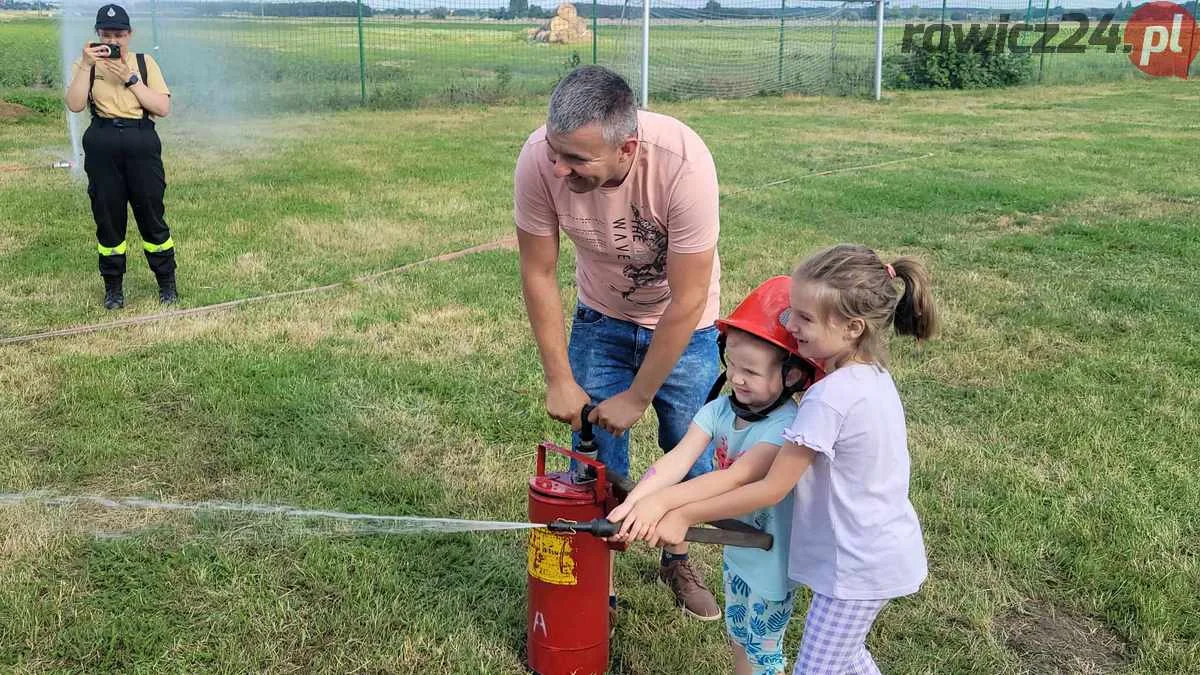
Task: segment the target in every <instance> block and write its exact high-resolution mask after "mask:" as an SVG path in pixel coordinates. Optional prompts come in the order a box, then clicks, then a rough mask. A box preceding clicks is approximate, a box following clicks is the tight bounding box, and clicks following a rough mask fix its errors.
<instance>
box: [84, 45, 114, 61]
mask: <svg viewBox="0 0 1200 675" xmlns="http://www.w3.org/2000/svg"><path fill="white" fill-rule="evenodd" d="M88 46H89V47H108V56H106V57H105V58H108V59H119V58H121V45H110V44H108V43H107V42H93V43H91V44H89V45H88Z"/></svg>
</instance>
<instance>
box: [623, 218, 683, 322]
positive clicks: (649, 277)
mask: <svg viewBox="0 0 1200 675" xmlns="http://www.w3.org/2000/svg"><path fill="white" fill-rule="evenodd" d="M629 208H630V210H631V211H633V232H631V233H630V234H628V235H627V234H624V233H623V232H622V231H621V230H624V229H626V228H628V226H629V224H628V223H626V222H625V219H624V218H620V219H618V220H617V221H616V222H614V223H613V239H615V240H616V242H615V243H616V245H617V250H618V251H619V252H620V253H621V256H622V257H623V258H627V259H629V260H631V262H630V263H629V264H628V265H626V266H625V267H624V268H623V269H622V270H621V272H622V274H623V275H624V276H625V278H626V279H628V280H629V285H628V286H626V287H624V288H617V287H616V286H611V285H610V288H612V290H614V291H616V292H618V293H620V294H621V297H622V298H623V299H625V300H626V301H627V302H631V303H633V304H636V305H648V306H653V305H657V304H659V303H661V302H663V301H665V300H666V299H667V297H668V296H669V295H670V294H671V289H670V288H668V287H667V286H665V285H664V284H663V281H664V280H665V279H666V277H667V233H666V232H664V231H663V230H662V229H660V228H659V227H658V226H657V225H656V224H654V223H653V222H651V221H650V219H648V218H643V217H642V212H641V210H640V209H638V207H637V205H636V204H630V205H629ZM630 239H632V244H633V245H637V246H640V247H641V248H644V249H646V250H647V251H648V252H649V253H651V254H653V256H654V257H653V259H652V260H650V261H649V262H647V263H643V264H637V263H636V262H632V261H633V256H632V253H633V251H631V250H630V249H631V242H630ZM639 257H640V256H639ZM651 286H655V287H658V288H659V290H658V292H656V293H655V294H654V297H651V298H635V297H633V296H634V294H635V293H637V292H638V291H640V290H642V289H643V288H648V287H651Z"/></svg>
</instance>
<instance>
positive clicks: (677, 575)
mask: <svg viewBox="0 0 1200 675" xmlns="http://www.w3.org/2000/svg"><path fill="white" fill-rule="evenodd" d="M658 579H659V581H661V582H663V583H664V584H666V585H667V586H669V587H670V588H671V592H672V593H674V594H675V604H676V605H679V606H680V607H683V613H684V614H687V615H689V616H691V617H694V618H696V619H700V620H701V621H716V620H717V619H720V618H721V608H720V607H719V606H718V605H717V600H716V598H714V597H713V594H712V591H710V590H708V587H707V586H705V585H704V582H703V581H701V580H700V574H699V573H698V572H696V570H695V568H693V567H692V565H691V563H689V562H688V561H687V560H672V561H671V562H669V563H667V564H666V565H662V566H661V567H659V568H658Z"/></svg>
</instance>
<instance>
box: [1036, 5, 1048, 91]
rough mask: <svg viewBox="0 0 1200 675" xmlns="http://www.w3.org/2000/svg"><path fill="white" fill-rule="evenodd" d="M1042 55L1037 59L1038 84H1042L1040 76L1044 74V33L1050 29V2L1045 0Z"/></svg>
mask: <svg viewBox="0 0 1200 675" xmlns="http://www.w3.org/2000/svg"><path fill="white" fill-rule="evenodd" d="M1042 11H1043V12H1044V13H1043V14H1042V54H1041V58H1040V59H1038V84H1041V83H1042V75H1043V74H1045V72H1046V49H1048V47H1046V37H1045V36H1046V31H1048V30H1049V29H1050V0H1046V8H1045V9H1044V10H1042Z"/></svg>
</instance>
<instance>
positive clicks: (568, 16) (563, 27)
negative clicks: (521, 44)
mask: <svg viewBox="0 0 1200 675" xmlns="http://www.w3.org/2000/svg"><path fill="white" fill-rule="evenodd" d="M526 35H527V39H528V40H530V41H531V42H551V43H556V44H572V43H576V42H586V41H588V40H591V39H592V31H591V30H590V29H589V28H588V24H587V21H586V20H585V19H584V18H583V17H581V16H579V12H578V10H576V9H575V5H572V4H571V3H569V2H564V3H563V4H561V5H559V6H558V10H557V11H556V12H555V15H554V18H552V19H550V21H549V22H547V23H545V24H542V26H541V27H540V28H535V29H532V30H531V31H526Z"/></svg>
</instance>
